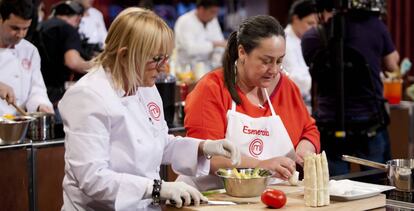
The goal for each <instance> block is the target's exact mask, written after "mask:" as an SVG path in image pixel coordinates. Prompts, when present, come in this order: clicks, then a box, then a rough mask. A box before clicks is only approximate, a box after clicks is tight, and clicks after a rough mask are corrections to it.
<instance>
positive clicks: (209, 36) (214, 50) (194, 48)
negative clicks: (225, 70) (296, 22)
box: [174, 0, 226, 69]
mask: <svg viewBox="0 0 414 211" xmlns="http://www.w3.org/2000/svg"><path fill="white" fill-rule="evenodd" d="M219 10H220V4H219V1H218V0H197V7H196V9H194V10H191V11H190V12H187V13H185V14H184V15H182V16H180V17H179V18H178V19H177V22H176V23H175V26H174V33H175V47H176V51H177V58H176V62H177V64H178V65H180V66H181V67H182V68H185V66H186V65H192V67H193V68H194V66H195V65H196V64H197V63H199V62H203V63H204V64H205V65H207V66H208V67H209V68H211V69H213V68H215V67H217V66H221V58H222V54H223V51H224V47H225V46H226V41H225V39H224V37H223V32H222V31H221V28H220V25H219V22H218V20H217V14H218V12H219Z"/></svg>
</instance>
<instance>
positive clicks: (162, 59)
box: [148, 54, 170, 70]
mask: <svg viewBox="0 0 414 211" xmlns="http://www.w3.org/2000/svg"><path fill="white" fill-rule="evenodd" d="M169 58H170V57H169V56H168V54H165V55H157V56H154V57H153V58H152V60H151V61H150V62H148V64H151V65H154V66H153V67H151V68H155V69H157V70H158V69H160V68H161V67H162V66H164V64H165V63H166V62H168V59H169Z"/></svg>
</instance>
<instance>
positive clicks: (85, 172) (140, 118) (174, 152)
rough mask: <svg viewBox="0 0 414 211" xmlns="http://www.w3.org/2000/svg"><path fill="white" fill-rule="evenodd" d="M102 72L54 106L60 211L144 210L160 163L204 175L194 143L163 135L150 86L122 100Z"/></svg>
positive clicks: (156, 98) (156, 96) (160, 114)
mask: <svg viewBox="0 0 414 211" xmlns="http://www.w3.org/2000/svg"><path fill="white" fill-rule="evenodd" d="M110 78H111V77H110V76H109V74H107V73H106V72H105V71H104V69H103V68H102V67H99V68H97V69H95V70H93V71H92V72H90V73H88V74H87V75H85V76H84V77H82V79H80V80H79V81H78V82H77V83H76V84H75V85H74V86H73V87H71V88H69V89H68V90H67V92H66V93H65V95H64V96H63V98H62V100H61V101H60V103H59V110H60V113H61V115H62V119H63V123H64V130H65V134H66V137H65V150H66V151H65V178H64V180H63V195H64V205H63V208H62V210H68V211H71V210H142V209H144V210H147V209H149V208H148V205H149V204H150V202H151V201H152V200H151V199H143V196H144V194H145V191H146V188H147V186H148V185H150V184H152V183H153V179H159V178H160V176H159V171H160V165H161V164H171V165H172V168H173V169H174V171H175V172H177V173H180V174H185V175H195V176H198V175H206V174H208V172H209V170H210V162H209V161H208V160H206V159H205V158H204V156H201V157H198V156H197V149H198V144H199V141H200V140H199V139H194V138H182V137H173V136H171V135H168V127H167V124H166V122H165V120H164V114H163V107H162V101H161V97H160V95H159V93H158V91H157V89H156V87H155V86H152V87H149V88H144V87H140V88H139V89H138V91H137V93H136V95H132V96H126V97H124V93H125V92H123V91H115V89H114V88H113V86H112V85H111V82H110V81H111V80H110Z"/></svg>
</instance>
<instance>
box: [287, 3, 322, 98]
mask: <svg viewBox="0 0 414 211" xmlns="http://www.w3.org/2000/svg"><path fill="white" fill-rule="evenodd" d="M317 23H318V19H317V11H316V6H315V4H314V3H313V2H312V1H311V0H298V1H295V2H294V3H293V4H292V6H291V8H290V11H289V24H288V25H287V26H286V28H285V33H286V56H285V58H284V59H283V67H284V69H285V70H286V71H287V72H288V73H289V77H290V79H292V81H293V82H295V83H296V85H297V86H298V88H299V90H300V92H301V94H302V97H303V99H304V100H305V102H306V103H307V104H309V105H310V100H311V95H310V89H311V85H312V78H311V76H310V73H309V68H308V66H307V65H306V63H305V59H304V58H303V55H302V47H301V45H300V43H301V38H302V35H303V34H304V33H305V32H306V31H307V30H309V29H310V28H311V27H315V26H316V24H317Z"/></svg>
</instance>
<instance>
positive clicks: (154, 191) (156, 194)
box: [152, 179, 162, 205]
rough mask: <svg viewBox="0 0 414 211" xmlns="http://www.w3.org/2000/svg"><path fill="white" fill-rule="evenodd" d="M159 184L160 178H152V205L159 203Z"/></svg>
mask: <svg viewBox="0 0 414 211" xmlns="http://www.w3.org/2000/svg"><path fill="white" fill-rule="evenodd" d="M161 184H162V181H161V180H158V179H154V184H153V185H152V205H160V191H161Z"/></svg>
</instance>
